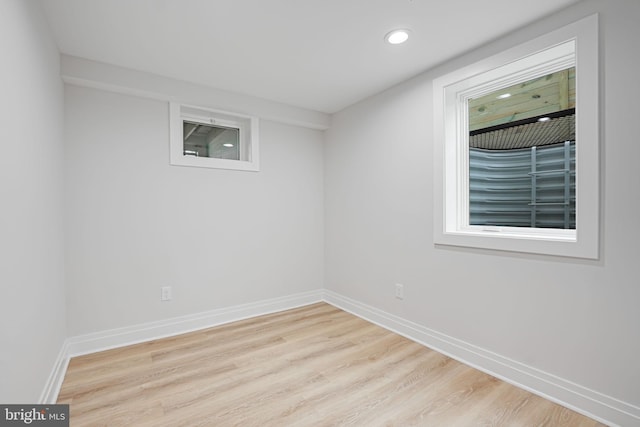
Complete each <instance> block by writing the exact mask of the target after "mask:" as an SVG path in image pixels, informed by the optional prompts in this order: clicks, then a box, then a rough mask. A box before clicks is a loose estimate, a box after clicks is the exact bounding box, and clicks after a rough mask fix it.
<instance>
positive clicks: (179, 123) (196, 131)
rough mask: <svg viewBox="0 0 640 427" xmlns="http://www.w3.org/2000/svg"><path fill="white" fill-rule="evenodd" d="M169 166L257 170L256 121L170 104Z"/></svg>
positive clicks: (250, 118)
mask: <svg viewBox="0 0 640 427" xmlns="http://www.w3.org/2000/svg"><path fill="white" fill-rule="evenodd" d="M170 116H171V118H170V120H171V126H170V128H171V137H170V151H171V153H170V154H171V156H170V160H171V164H172V165H177V166H193V167H205V168H216V169H235V170H246V171H258V170H259V164H258V119H257V118H255V117H248V116H242V115H238V114H233V113H226V112H221V111H215V110H209V109H205V108H200V107H191V106H186V105H180V104H177V103H171V104H170Z"/></svg>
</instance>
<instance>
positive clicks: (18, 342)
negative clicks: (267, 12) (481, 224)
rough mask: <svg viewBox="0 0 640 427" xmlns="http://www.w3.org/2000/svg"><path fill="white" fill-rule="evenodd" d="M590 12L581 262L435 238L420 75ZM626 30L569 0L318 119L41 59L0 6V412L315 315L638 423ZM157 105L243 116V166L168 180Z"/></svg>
mask: <svg viewBox="0 0 640 427" xmlns="http://www.w3.org/2000/svg"><path fill="white" fill-rule="evenodd" d="M594 13H598V14H599V31H600V49H601V50H600V59H601V70H600V71H601V88H602V90H601V102H602V106H601V129H602V135H601V138H600V144H601V153H600V154H601V156H600V157H601V177H602V182H601V189H600V190H601V194H602V197H601V218H602V219H601V231H600V236H601V247H600V258H599V259H598V260H596V261H589V260H580V259H571V258H564V257H547V256H540V255H525V254H514V253H507V252H497V251H486V250H472V249H464V248H454V247H444V246H435V245H434V244H433V226H432V223H433V210H434V201H433V172H432V167H431V165H432V164H433V162H434V159H433V151H432V144H433V133H432V124H433V122H432V120H433V118H432V116H433V106H432V95H433V94H432V81H433V79H434V78H436V77H438V76H440V75H442V74H444V73H447V72H450V71H452V70H455V69H457V68H459V67H462V66H465V65H468V64H470V63H473V62H475V61H478V60H480V59H482V58H485V57H488V56H490V55H493V54H495V53H498V52H500V51H502V50H504V49H507V48H509V47H512V46H514V45H517V44H519V43H522V42H524V41H526V40H529V39H531V38H534V37H536V36H538V35H541V34H544V33H546V32H548V31H551V30H553V29H555V28H558V27H560V26H562V25H565V24H567V23H570V22H574V21H576V20H578V19H580V18H582V17H585V16H588V15H592V14H594ZM638 17H640V3H638V2H636V1H634V0H618V1H615V2H608V1H605V0H584V1H581V2H578V3H576V4H574V5H573V6H571V7H568V8H566V9H564V10H563V11H561V12H559V13H557V14H555V15H553V16H550V17H547V18H545V19H543V20H540V21H538V22H535V23H533V24H531V25H529V26H527V27H525V28H521V29H519V30H518V31H516V32H514V33H512V34H510V35H509V37H504V38H501V39H498V40H496V41H494V42H492V43H490V44H487V45H485V46H482V47H479V48H478V49H475V50H474V51H472V52H469V53H467V54H465V55H462V56H460V57H458V58H456V59H454V60H452V61H449V62H447V63H445V64H442V65H440V66H439V67H437V68H436V69H433V70H428V71H426V72H424V73H422V74H420V75H418V76H416V77H415V78H413V79H410V80H408V81H406V82H403V83H401V84H399V85H397V86H395V87H393V88H391V89H389V90H387V91H385V92H383V93H380V94H378V95H376V96H373V97H371V98H368V99H366V100H364V101H362V102H360V103H358V104H355V105H353V106H351V107H349V108H347V109H345V110H343V111H341V112H338V113H336V114H333V115H331V116H329V115H326V114H322V113H318V112H313V111H308V110H301V109H297V108H293V107H290V106H286V105H282V104H276V103H269V102H265V101H263V100H255V99H253V98H251V97H247V96H244V95H242V96H241V95H238V94H232V93H228V92H223V91H219V90H214V89H211V88H203V87H197V86H195V85H190V84H187V83H184V82H177V81H174V80H171V79H165V78H161V77H158V76H149V75H146V74H145V73H141V72H137V71H133V70H126V69H121V68H118V67H114V66H110V65H107V64H99V63H95V62H92V61H89V60H86V59H81V58H74V57H70V56H66V55H60V54H59V52H58V50H57V47H56V46H55V44H54V43H53V41H52V37H51V34H50V30H49V28H48V25H47V23H46V20H45V19H44V17H43V14H42V11H41V10H40V4H39V3H38V2H35V1H23V0H5V1H3V2H0V46H2V49H1V50H0V51H2V52H3V54H4V55H5V58H7V61H6V65H5V66H3V67H2V68H0V76H1V78H0V85H1V86H0V93H2V95H3V101H4V102H3V103H2V106H1V107H0V108H2V113H3V114H2V117H3V126H0V141H2V146H3V147H4V148H6V150H7V151H6V152H5V156H2V157H1V158H0V173H1V174H2V179H1V180H0V188H1V189H2V196H3V208H2V209H1V210H0V220H1V222H2V224H3V227H4V229H3V238H2V240H1V243H0V250H1V251H2V252H1V255H2V259H3V268H2V271H1V272H0V275H1V276H0V281H1V282H2V287H3V291H4V294H3V298H2V299H1V303H0V304H1V310H0V321H1V322H0V324H1V325H2V326H0V331H1V335H0V339H1V340H2V343H3V346H2V350H1V351H0V368H1V369H2V372H3V379H2V381H0V402H1V403H24V402H42V403H51V402H54V401H55V399H56V396H57V393H58V390H59V387H60V385H61V381H62V379H63V377H64V372H65V369H66V364H67V363H68V360H69V357H71V356H74V355H80V354H86V353H90V352H93V351H98V350H101V349H106V348H113V347H118V346H122V345H126V344H131V343H135V342H141V341H145V340H149V339H153V338H159V337H162V336H170V335H173V334H177V333H182V332H186V331H190V330H195V329H199V328H204V327H208V326H213V325H217V324H222V323H226V322H230V321H233V320H238V319H242V318H246V317H251V316H256V315H260V314H265V313H270V312H275V311H280V310H285V309H289V308H293V307H297V306H301V305H305V304H310V303H314V302H318V301H325V302H327V303H329V304H332V305H335V306H337V307H339V308H342V309H344V310H347V311H349V312H351V313H354V314H356V315H358V316H361V317H363V318H365V319H367V320H370V321H372V322H374V323H377V324H379V325H381V326H383V327H386V328H388V329H390V330H393V331H396V332H398V333H400V334H402V335H404V336H406V337H409V338H411V339H413V340H416V341H418V342H421V343H423V344H425V345H427V346H429V347H431V348H433V349H435V350H437V351H440V352H442V353H444V354H447V355H449V356H451V357H454V358H456V359H458V360H461V361H463V362H464V363H467V364H469V365H471V366H473V367H476V368H478V369H480V370H483V371H485V372H488V373H491V374H492V375H495V376H496V377H498V378H501V379H504V380H506V381H508V382H510V383H513V384H516V385H518V386H520V387H522V388H525V389H527V390H530V391H532V392H534V393H536V394H539V395H542V396H544V397H546V398H548V399H550V400H552V401H555V402H559V403H561V404H563V405H565V406H567V407H569V408H571V409H574V410H576V411H578V412H581V413H583V414H586V415H588V416H591V417H593V418H595V419H598V420H600V421H603V422H605V423H607V424H610V425H620V426H632V425H640V366H639V365H638V363H637V358H638V357H637V355H638V354H640V328H638V325H640V310H638V308H637V301H638V300H640V286H638V279H637V277H638V273H639V272H640V271H639V270H638V269H639V267H638V263H637V260H636V258H637V254H638V251H637V249H636V245H637V242H638V241H640V228H639V227H637V226H636V217H637V215H636V212H638V210H639V209H640V199H639V198H638V197H637V191H636V190H635V189H637V188H639V187H640V178H639V176H640V175H638V174H637V173H636V169H637V168H636V166H635V161H636V159H638V158H640V145H639V144H636V143H635V139H636V135H635V133H636V132H635V126H634V123H633V117H635V116H636V115H637V113H639V112H640V111H639V108H638V106H637V104H636V102H635V100H636V99H638V98H639V96H638V95H640V88H639V87H638V85H635V84H633V81H634V77H635V71H634V70H635V66H636V65H640V59H639V57H638V55H637V54H635V52H636V50H637V49H636V46H635V44H636V41H637V40H639V39H640V27H638V26H637V24H636V22H637V18H638ZM169 93H171V94H174V95H175V94H177V95H179V96H182V98H183V99H184V100H185V102H187V101H189V102H190V103H192V104H194V105H203V106H210V107H211V108H218V109H223V110H230V111H243V112H244V111H247V112H249V113H251V114H255V115H257V116H259V117H260V118H261V123H260V153H261V171H260V172H259V173H255V172H242V171H225V170H215V169H202V168H188V167H176V166H170V165H169V164H168V103H167V99H168V98H167V97H168V94H169ZM212 99H215V100H217V101H215V102H214V101H212ZM216 102H218V104H216ZM220 103H221V104H220ZM396 284H402V285H403V289H404V297H403V298H402V299H399V298H396V296H395V285H396ZM163 286H172V291H173V292H172V293H173V298H172V300H171V301H164V302H163V301H160V288H161V287H163Z"/></svg>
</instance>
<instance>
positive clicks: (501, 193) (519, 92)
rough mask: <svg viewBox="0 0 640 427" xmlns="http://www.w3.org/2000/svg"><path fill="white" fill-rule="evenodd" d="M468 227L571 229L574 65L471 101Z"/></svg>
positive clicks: (573, 217)
mask: <svg viewBox="0 0 640 427" xmlns="http://www.w3.org/2000/svg"><path fill="white" fill-rule="evenodd" d="M468 111H469V224H470V225H490V226H507V227H533V228H562V229H575V227H576V220H575V218H576V197H575V194H576V188H575V184H576V177H575V158H576V151H575V150H576V143H575V67H571V68H568V69H565V70H561V71H558V72H554V73H551V74H547V75H545V76H541V77H537V78H535V79H531V80H528V81H526V82H523V83H519V84H516V85H512V86H509V87H506V88H503V89H500V90H497V91H494V92H491V93H489V94H487V95H483V96H481V97H479V98H477V99H470V100H469V110H468Z"/></svg>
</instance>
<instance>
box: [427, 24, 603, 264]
mask: <svg viewBox="0 0 640 427" xmlns="http://www.w3.org/2000/svg"><path fill="white" fill-rule="evenodd" d="M574 65H575V67H576V93H577V95H576V141H577V142H576V147H577V148H576V229H575V230H565V229H549V228H526V227H493V226H492V227H487V226H472V225H469V165H468V162H469V154H468V153H469V138H468V135H469V126H468V100H469V99H470V98H473V97H478V96H481V95H483V94H487V93H490V92H492V91H495V90H498V89H500V88H504V87H508V86H510V85H513V84H517V83H520V82H524V81H526V80H528V79H531V78H535V77H537V76H543V75H545V74H547V73H550V72H554V71H558V70H562V69H564V68H567V67H571V66H574ZM598 68H599V60H598V16H597V15H592V16H589V17H587V18H584V19H582V20H580V21H577V22H575V23H573V24H570V25H567V26H565V27H563V28H560V29H558V30H556V31H553V32H551V33H549V34H546V35H544V36H542V37H539V38H536V39H534V40H531V41H530V42H527V43H524V44H522V45H519V46H516V47H514V48H512V49H509V50H507V51H505V52H502V53H500V54H497V55H495V56H492V57H490V58H487V59H486V60H483V61H480V62H478V63H475V64H472V65H470V66H467V67H465V68H462V69H459V70H456V71H454V72H451V73H449V74H447V75H444V76H442V77H439V78H437V79H435V80H434V82H433V89H434V137H435V144H434V183H435V187H434V243H435V244H440V245H453V246H464V247H473V248H485V249H494V250H504V251H515V252H527V253H535V254H546V255H557V256H568V257H577V258H587V259H598V257H599V233H600V230H599V211H600V207H599V187H600V175H599V170H600V167H599V166H600V165H599V149H600V148H599V137H600V134H599V125H598V123H599V122H598V121H599V102H598V99H599V97H598V92H599V89H598V88H599V84H598V83H599V75H598Z"/></svg>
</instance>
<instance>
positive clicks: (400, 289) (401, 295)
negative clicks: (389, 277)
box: [396, 283, 404, 299]
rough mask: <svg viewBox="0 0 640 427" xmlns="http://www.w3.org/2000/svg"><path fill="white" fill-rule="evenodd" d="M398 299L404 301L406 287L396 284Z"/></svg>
mask: <svg viewBox="0 0 640 427" xmlns="http://www.w3.org/2000/svg"><path fill="white" fill-rule="evenodd" d="M396 298H398V299H404V285H401V284H400V283H396Z"/></svg>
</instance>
